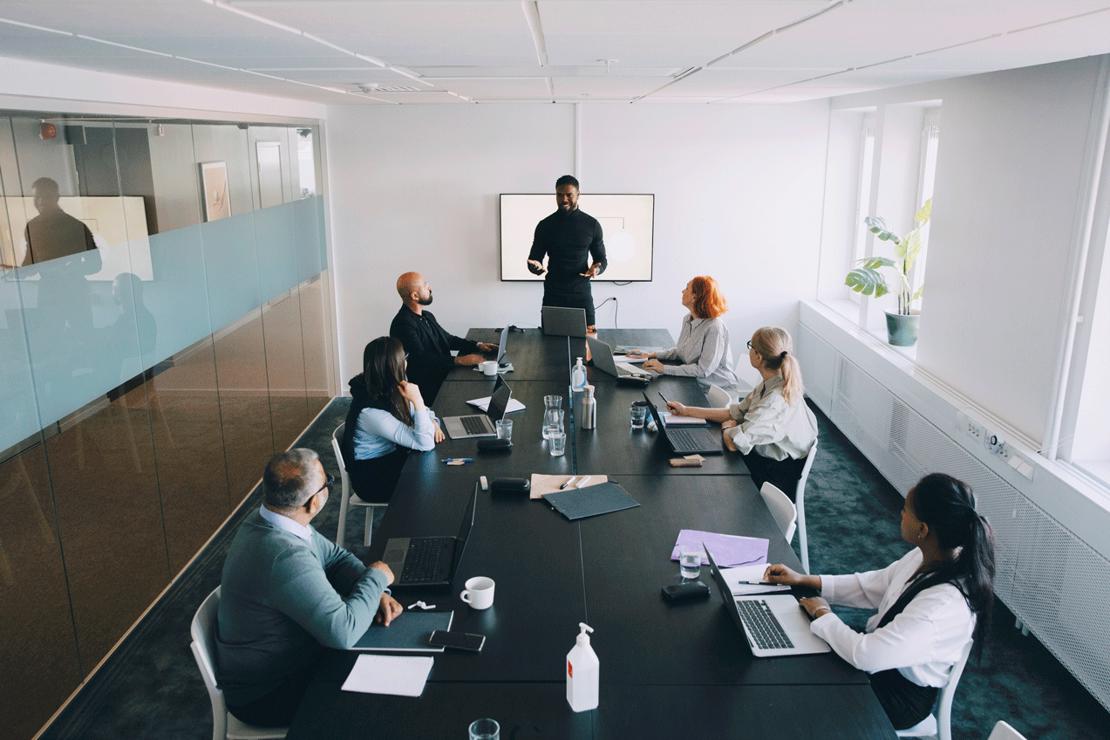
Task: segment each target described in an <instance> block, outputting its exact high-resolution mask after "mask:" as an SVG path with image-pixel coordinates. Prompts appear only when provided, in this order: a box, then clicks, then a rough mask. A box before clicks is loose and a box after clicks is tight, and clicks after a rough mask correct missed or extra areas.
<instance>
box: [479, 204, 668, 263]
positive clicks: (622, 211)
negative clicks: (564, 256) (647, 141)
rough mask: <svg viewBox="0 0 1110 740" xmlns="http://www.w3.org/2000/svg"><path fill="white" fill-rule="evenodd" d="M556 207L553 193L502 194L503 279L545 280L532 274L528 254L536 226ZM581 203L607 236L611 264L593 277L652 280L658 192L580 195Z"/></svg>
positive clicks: (606, 249)
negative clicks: (656, 195)
mask: <svg viewBox="0 0 1110 740" xmlns="http://www.w3.org/2000/svg"><path fill="white" fill-rule="evenodd" d="M557 207H558V206H557V205H556V204H555V194H554V193H502V194H501V279H502V280H531V281H542V280H543V275H533V274H532V273H530V272H528V268H527V266H526V265H527V263H528V252H529V250H531V249H532V237H533V236H534V235H535V232H536V224H537V223H539V222H540V221H542V220H543V219H544V218H547V217H548V216H550V215H551V214H552V213H554V212H555V210H556V208H557ZM578 207H579V209H581V210H582V211H583V212H585V213H588V214H590V215H591V216H593V217H594V218H596V219H597V220H598V222H600V223H601V231H602V237H603V239H604V240H605V257H606V259H607V260H608V262H609V266H608V268H606V270H605V272H603V273H602V274H601V275H599V276H598V277H597V278H595V281H609V282H625V281H647V280H651V265H652V251H653V248H654V245H653V240H654V238H655V196H654V195H652V194H619V195H618V194H611V193H604V194H601V193H582V195H581V196H580V197H579V198H578ZM545 264H546V263H545Z"/></svg>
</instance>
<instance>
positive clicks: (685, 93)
mask: <svg viewBox="0 0 1110 740" xmlns="http://www.w3.org/2000/svg"><path fill="white" fill-rule="evenodd" d="M836 71H839V70H833V69H734V68H728V69H721V68H719V67H710V68H709V69H703V70H701V71H700V72H698V73H696V74H692V75H690V76H688V77H685V78H683V79H682V80H679V81H678V82H676V83H675V84H673V85H671V86H670V87H668V88H666V89H665V90H661V91H660V92H658V93H656V95H658V96H660V97H666V98H687V97H692V98H727V97H733V96H736V95H742V94H745V93H751V92H755V91H757V90H765V89H767V88H770V87H777V86H780V85H786V84H789V83H791V82H797V81H798V80H804V79H807V78H809V77H814V76H816V75H821V74H826V73H828V72H836ZM652 97H655V96H652Z"/></svg>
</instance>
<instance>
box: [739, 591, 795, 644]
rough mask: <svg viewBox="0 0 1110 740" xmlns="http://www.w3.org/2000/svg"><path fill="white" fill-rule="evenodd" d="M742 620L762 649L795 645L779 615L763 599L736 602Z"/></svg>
mask: <svg viewBox="0 0 1110 740" xmlns="http://www.w3.org/2000/svg"><path fill="white" fill-rule="evenodd" d="M736 608H737V609H739V610H740V621H742V622H743V623H744V626H745V627H747V628H748V633H749V634H750V635H751V636H752V639H753V640H754V641H755V646H756V647H758V648H760V649H762V650H783V649H786V648H792V647H794V643H792V642H791V641H790V638H789V637H787V636H786V632H785V631H784V630H783V628H782V625H781V624H779V620H778V617H776V616H775V613H774V612H773V611H771V607H770V606H768V605H767V602H766V601H764V600H763V599H744V600H742V601H737V602H736Z"/></svg>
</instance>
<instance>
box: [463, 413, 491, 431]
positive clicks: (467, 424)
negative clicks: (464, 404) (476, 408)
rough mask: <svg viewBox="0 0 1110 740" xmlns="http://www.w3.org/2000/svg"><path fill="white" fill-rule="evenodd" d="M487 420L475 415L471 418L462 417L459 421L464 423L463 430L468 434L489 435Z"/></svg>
mask: <svg viewBox="0 0 1110 740" xmlns="http://www.w3.org/2000/svg"><path fill="white" fill-rule="evenodd" d="M487 418H488V417H485V416H478V415H477V414H473V415H471V416H460V417H459V421H461V422H462V425H463V429H465V430H466V433H467V434H489V431H490V429H489V427H488V426H487V425H486V423H485V420H486V419H487Z"/></svg>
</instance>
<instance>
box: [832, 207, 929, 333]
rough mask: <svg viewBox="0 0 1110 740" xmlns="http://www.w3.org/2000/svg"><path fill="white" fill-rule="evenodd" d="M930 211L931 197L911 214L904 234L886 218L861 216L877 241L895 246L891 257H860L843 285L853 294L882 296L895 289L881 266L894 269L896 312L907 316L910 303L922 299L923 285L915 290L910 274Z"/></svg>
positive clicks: (919, 249)
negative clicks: (892, 257)
mask: <svg viewBox="0 0 1110 740" xmlns="http://www.w3.org/2000/svg"><path fill="white" fill-rule="evenodd" d="M932 213H933V199H932V198H930V199H929V200H927V201H925V204H924V205H922V206H921V208H919V209H918V211H917V213H915V214H914V216H913V229H912V230H910V232H909V233H908V234H906V235H905V236H898V235H897V234H895V233H894V232H893V231H891V230H890V229H889V228H888V227H887V225H886V221H884V220H883V219H881V218H879V217H878V216H868V217H867V218H865V219H863V223H864V224H865V225H866V226H867V229H868V231H870V232H871V233H872V234H874V235H875V236H876V237H878V238H879V240H880V241H884V242H891V243H893V245H894V255H895V256H894V259H891V258H890V257H864V258H863V259H861V260H859V267H856V268H854V269H853V270H852V271H851V272H849V273H848V275H847V276H846V277H845V278H844V284H845V285H847V286H848V287H849V288H851V289H852V290H853V291H855V292H856V293H859V294H860V295H865V296H873V297H875V298H881V297H882V296H884V295H886V294H887V293H891V292H894V291H892V290H891V289H890V287H889V286H888V285H887V282H886V278H885V277H884V276H883V273H882V272H880V270H881V269H883V268H886V267H889V268H893V271H894V273H895V274H896V275H897V276H898V285H897V295H898V313H900V314H902V315H904V316H908V315H909V314H910V309H911V307H912V306H913V304H914V303H915V302H916V301H917V300H919V299H920V298H921V294H922V293H923V292H924V290H925V285H924V284H922V285H919V286H918V287H917V288H916V289H914V287H913V285H911V284H910V273H911V272H912V271H913V265H914V262H916V261H917V257H918V255H920V254H921V246H922V242H921V232H922V230H923V229H924V227H925V224H927V223H928V222H929V217H930V216H931V215H932Z"/></svg>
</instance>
